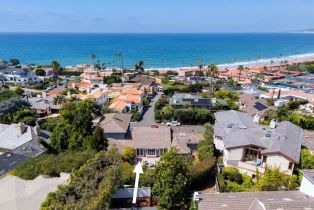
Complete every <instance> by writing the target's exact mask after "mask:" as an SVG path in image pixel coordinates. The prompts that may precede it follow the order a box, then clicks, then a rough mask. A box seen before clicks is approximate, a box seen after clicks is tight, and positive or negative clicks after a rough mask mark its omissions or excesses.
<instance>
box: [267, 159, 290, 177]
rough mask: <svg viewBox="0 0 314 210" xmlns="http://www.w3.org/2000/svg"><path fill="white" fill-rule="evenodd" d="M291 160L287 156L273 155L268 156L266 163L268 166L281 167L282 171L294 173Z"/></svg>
mask: <svg viewBox="0 0 314 210" xmlns="http://www.w3.org/2000/svg"><path fill="white" fill-rule="evenodd" d="M289 163H290V161H289V160H287V159H286V158H285V157H283V156H280V155H271V156H267V160H266V165H267V167H279V169H280V171H282V172H285V173H287V174H289V175H292V172H293V167H294V166H293V167H292V169H291V170H290V169H289Z"/></svg>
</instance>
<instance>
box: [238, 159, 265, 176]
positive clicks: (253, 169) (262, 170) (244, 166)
mask: <svg viewBox="0 0 314 210" xmlns="http://www.w3.org/2000/svg"><path fill="white" fill-rule="evenodd" d="M238 167H239V168H242V169H245V170H248V171H251V172H253V173H255V172H256V168H257V169H258V172H259V173H262V174H263V173H265V168H263V167H260V166H253V165H252V164H249V163H246V162H242V161H239V162H238Z"/></svg>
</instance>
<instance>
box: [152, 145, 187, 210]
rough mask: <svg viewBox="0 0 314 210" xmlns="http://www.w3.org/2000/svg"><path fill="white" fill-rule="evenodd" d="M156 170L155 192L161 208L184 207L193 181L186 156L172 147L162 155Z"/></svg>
mask: <svg viewBox="0 0 314 210" xmlns="http://www.w3.org/2000/svg"><path fill="white" fill-rule="evenodd" d="M155 170H156V171H155V176H154V186H153V193H154V194H155V195H156V197H157V199H158V207H159V209H174V210H175V209H178V210H179V209H182V208H183V207H184V206H185V204H186V203H187V202H188V199H189V197H190V181H191V176H190V174H189V172H188V167H187V165H186V163H185V162H184V158H183V157H182V156H180V155H178V153H177V151H176V150H175V149H171V150H170V151H168V152H166V153H165V154H164V155H163V156H162V158H161V160H160V162H159V163H158V164H157V166H156V169H155Z"/></svg>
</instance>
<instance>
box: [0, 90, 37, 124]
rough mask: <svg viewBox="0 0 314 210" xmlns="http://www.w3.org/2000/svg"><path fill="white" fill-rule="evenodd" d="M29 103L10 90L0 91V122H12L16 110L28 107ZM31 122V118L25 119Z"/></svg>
mask: <svg viewBox="0 0 314 210" xmlns="http://www.w3.org/2000/svg"><path fill="white" fill-rule="evenodd" d="M29 107H30V104H29V103H28V102H27V101H25V100H24V99H22V98H20V96H19V95H18V94H16V93H15V92H14V91H11V90H3V91H0V123H8V124H9V123H12V122H13V119H14V115H15V114H16V112H17V111H19V110H22V109H26V108H29ZM25 121H26V122H27V123H29V124H32V122H33V121H32V120H30V119H27V120H25Z"/></svg>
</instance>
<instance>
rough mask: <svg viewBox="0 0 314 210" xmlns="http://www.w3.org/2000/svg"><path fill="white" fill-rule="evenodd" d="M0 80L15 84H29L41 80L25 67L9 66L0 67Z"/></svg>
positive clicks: (41, 79)
mask: <svg viewBox="0 0 314 210" xmlns="http://www.w3.org/2000/svg"><path fill="white" fill-rule="evenodd" d="M0 81H3V82H8V83H16V84H29V83H40V82H43V78H42V77H38V76H36V75H35V74H34V72H32V71H29V70H28V69H27V68H16V67H11V66H2V67H0Z"/></svg>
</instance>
